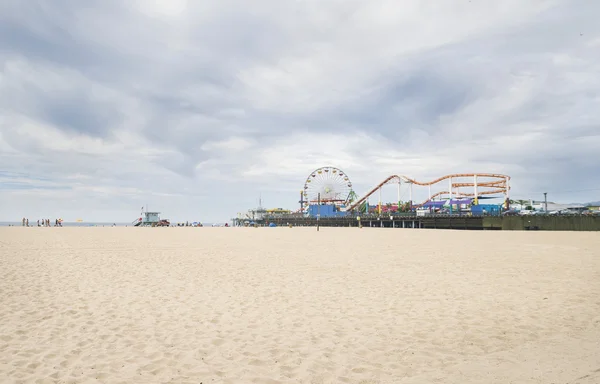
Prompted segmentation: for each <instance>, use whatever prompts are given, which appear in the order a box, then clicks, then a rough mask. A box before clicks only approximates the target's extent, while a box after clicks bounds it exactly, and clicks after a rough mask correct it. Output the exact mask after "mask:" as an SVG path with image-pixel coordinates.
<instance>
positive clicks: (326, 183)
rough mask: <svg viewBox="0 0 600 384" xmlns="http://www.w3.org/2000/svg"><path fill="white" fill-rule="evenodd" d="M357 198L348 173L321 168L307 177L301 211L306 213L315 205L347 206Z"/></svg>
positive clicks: (301, 198)
mask: <svg viewBox="0 0 600 384" xmlns="http://www.w3.org/2000/svg"><path fill="white" fill-rule="evenodd" d="M355 198H356V194H355V193H354V191H353V190H352V182H351V181H350V178H349V177H348V175H347V174H346V172H344V171H342V170H341V169H339V168H336V167H321V168H317V169H315V170H314V171H313V172H311V173H310V174H309V175H308V176H307V177H306V181H305V182H304V188H303V189H302V191H301V193H300V201H299V203H300V207H301V208H300V210H301V211H304V210H305V209H306V208H308V207H309V206H310V205H315V204H333V205H336V206H345V205H347V204H351V203H352V201H353V200H354V199H355Z"/></svg>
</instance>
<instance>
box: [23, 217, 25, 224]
mask: <svg viewBox="0 0 600 384" xmlns="http://www.w3.org/2000/svg"><path fill="white" fill-rule="evenodd" d="M23 226H25V218H23Z"/></svg>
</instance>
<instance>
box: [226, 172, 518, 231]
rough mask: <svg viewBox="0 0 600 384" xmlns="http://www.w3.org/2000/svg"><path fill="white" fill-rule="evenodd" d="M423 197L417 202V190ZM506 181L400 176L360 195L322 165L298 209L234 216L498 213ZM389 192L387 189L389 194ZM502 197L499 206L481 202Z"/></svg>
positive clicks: (478, 176)
mask: <svg viewBox="0 0 600 384" xmlns="http://www.w3.org/2000/svg"><path fill="white" fill-rule="evenodd" d="M384 189H388V190H390V189H395V192H396V195H395V199H394V201H392V202H389V201H387V202H384V201H383V198H382V191H383V190H384ZM417 189H419V191H418V192H420V193H419V195H423V190H425V195H426V198H425V199H424V200H423V201H415V199H414V198H413V196H416V195H417V194H416V193H415V192H416V190H417ZM509 190H510V177H509V176H507V175H502V174H494V173H459V174H450V175H446V176H442V177H439V178H437V179H434V180H431V181H418V180H416V179H414V178H411V177H408V176H404V175H390V176H388V177H386V178H385V179H384V180H382V181H381V182H380V183H378V184H377V185H376V186H375V187H373V188H371V189H370V190H368V191H367V192H366V193H364V194H363V195H359V194H357V193H356V191H355V190H354V189H353V184H352V180H351V179H350V176H349V175H348V174H347V173H346V172H345V171H343V170H341V169H340V168H337V167H333V166H326V167H320V168H317V169H315V170H314V171H312V172H310V173H309V174H308V176H307V177H306V179H305V180H304V184H303V186H302V189H301V190H300V192H299V200H298V202H297V204H299V206H298V208H297V209H296V210H284V209H281V208H278V209H263V208H262V207H259V208H258V209H255V210H250V211H249V214H246V215H245V216H244V215H238V220H237V222H238V225H239V223H240V222H243V221H248V220H251V221H253V222H257V221H259V222H262V221H265V220H267V219H269V218H271V219H275V218H277V219H279V220H277V221H280V220H281V219H285V218H287V219H299V218H305V219H311V218H312V219H335V218H338V219H344V218H345V219H349V218H352V219H353V220H354V219H358V220H360V219H361V218H371V217H379V218H381V217H382V216H385V217H389V216H390V215H395V216H428V215H440V214H447V215H453V214H460V215H483V214H488V215H499V214H501V213H502V212H505V211H507V210H509V209H510V199H509ZM388 192H389V191H388ZM492 199H496V200H498V199H501V202H500V203H496V204H491V203H487V204H486V203H485V202H486V201H489V200H492Z"/></svg>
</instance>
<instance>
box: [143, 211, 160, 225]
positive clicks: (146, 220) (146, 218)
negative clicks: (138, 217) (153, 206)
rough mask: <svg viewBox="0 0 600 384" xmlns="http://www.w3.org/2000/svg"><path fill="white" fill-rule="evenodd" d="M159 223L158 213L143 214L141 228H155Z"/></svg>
mask: <svg viewBox="0 0 600 384" xmlns="http://www.w3.org/2000/svg"><path fill="white" fill-rule="evenodd" d="M159 222H160V212H144V215H143V216H142V226H153V225H154V226H156V225H157V224H158V223H159Z"/></svg>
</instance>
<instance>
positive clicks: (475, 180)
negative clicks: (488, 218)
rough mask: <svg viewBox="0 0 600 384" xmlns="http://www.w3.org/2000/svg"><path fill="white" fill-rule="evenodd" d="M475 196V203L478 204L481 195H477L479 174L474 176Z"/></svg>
mask: <svg viewBox="0 0 600 384" xmlns="http://www.w3.org/2000/svg"><path fill="white" fill-rule="evenodd" d="M473 196H474V197H475V201H474V202H475V205H478V204H479V196H478V195H477V175H474V176H473Z"/></svg>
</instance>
